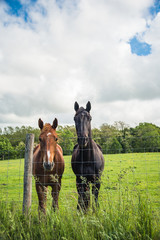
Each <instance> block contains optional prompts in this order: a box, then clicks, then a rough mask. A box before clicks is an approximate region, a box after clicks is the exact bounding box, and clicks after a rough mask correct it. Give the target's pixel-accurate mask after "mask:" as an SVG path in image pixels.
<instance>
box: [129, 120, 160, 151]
mask: <svg viewBox="0 0 160 240" xmlns="http://www.w3.org/2000/svg"><path fill="white" fill-rule="evenodd" d="M130 131H131V135H132V142H131V144H132V148H133V149H134V152H143V151H147V152H153V151H160V128H159V127H157V126H156V125H154V124H152V123H140V124H139V125H138V126H137V127H135V128H132V129H131V130H130Z"/></svg>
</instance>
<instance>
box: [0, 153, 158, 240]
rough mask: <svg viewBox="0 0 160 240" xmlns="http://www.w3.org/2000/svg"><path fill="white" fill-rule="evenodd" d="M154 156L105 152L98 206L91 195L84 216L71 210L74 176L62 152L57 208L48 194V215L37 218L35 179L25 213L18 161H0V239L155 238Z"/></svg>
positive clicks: (156, 174)
mask: <svg viewBox="0 0 160 240" xmlns="http://www.w3.org/2000/svg"><path fill="white" fill-rule="evenodd" d="M159 159H160V154H159V153H150V154H148V153H144V154H118V155H105V170H104V173H103V176H102V185H101V189H100V195H99V203H100V207H99V208H98V209H95V208H94V209H95V211H94V210H93V208H92V204H93V205H94V201H93V199H91V203H92V204H91V206H90V208H89V210H88V211H87V213H86V214H83V213H82V212H79V211H77V209H76V205H77V191H76V184H75V176H74V174H73V172H72V170H71V166H70V156H67V157H65V163H66V167H65V172H64V176H63V179H62V189H61V192H60V199H59V206H60V209H59V210H57V211H56V212H54V211H53V209H52V208H51V200H52V199H51V194H50V192H49V193H48V202H47V213H46V215H43V214H42V215H41V216H40V218H39V216H38V211H37V208H38V202H37V195H36V192H35V187H34V182H33V198H32V203H33V204H32V207H31V209H30V213H29V214H28V215H27V216H25V215H23V214H22V199H21V197H22V195H23V163H22V161H21V162H20V163H21V164H20V167H18V161H16V160H14V161H13V160H12V161H9V162H8V163H7V162H5V161H2V162H0V187H1V191H0V194H1V198H0V240H6V239H13V240H14V239H16V240H17V239H18V240H19V239H29V240H31V239H32V240H34V239H35V240H36V239H37V240H41V239H43V240H45V239H47V240H50V239H51V240H55V239H56V240H58V239H59V240H61V239H62V240H72V239H74V240H83V239H84V240H92V239H93V240H94V239H95V240H97V239H98V240H103V239H104V240H116V239H119V240H148V239H153V240H159V239H160V224H159V223H160V214H159V213H160V192H159V186H160V185H159V184H160V178H159V176H160V160H159ZM17 169H18V170H17ZM17 173H18V174H17ZM17 192H18V194H17Z"/></svg>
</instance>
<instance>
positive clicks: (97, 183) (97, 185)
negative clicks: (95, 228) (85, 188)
mask: <svg viewBox="0 0 160 240" xmlns="http://www.w3.org/2000/svg"><path fill="white" fill-rule="evenodd" d="M100 186H101V183H100V179H99V178H96V179H95V180H94V183H93V186H92V194H93V195H94V199H95V204H96V207H98V206H99V205H98V194H99V189H100Z"/></svg>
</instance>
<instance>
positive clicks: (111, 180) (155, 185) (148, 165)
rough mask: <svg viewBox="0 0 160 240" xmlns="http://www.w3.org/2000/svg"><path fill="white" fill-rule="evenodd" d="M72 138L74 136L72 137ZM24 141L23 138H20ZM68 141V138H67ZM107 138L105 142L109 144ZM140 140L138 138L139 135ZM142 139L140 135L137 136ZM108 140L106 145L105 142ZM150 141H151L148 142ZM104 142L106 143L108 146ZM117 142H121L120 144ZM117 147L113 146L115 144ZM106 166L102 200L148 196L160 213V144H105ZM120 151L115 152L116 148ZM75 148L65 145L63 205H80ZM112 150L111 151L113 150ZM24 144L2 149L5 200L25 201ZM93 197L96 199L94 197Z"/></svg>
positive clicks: (35, 204)
mask: <svg viewBox="0 0 160 240" xmlns="http://www.w3.org/2000/svg"><path fill="white" fill-rule="evenodd" d="M69 140H70V139H69ZM17 141H19V142H20V139H17ZM65 141H66V142H67V139H66V140H65ZM107 141H109V139H108V138H107V139H106V142H104V143H105V144H106V146H108V145H107ZM135 141H136V139H135ZM137 141H139V139H137ZM105 144H104V145H105ZM147 144H148V142H147ZM104 145H103V146H104ZM116 146H117V145H116ZM112 147H113V146H112ZM102 150H103V156H104V160H105V168H104V171H103V174H102V177H101V188H100V192H99V203H100V205H101V206H103V207H106V206H108V204H110V203H113V202H116V203H117V204H118V203H119V202H120V201H124V200H126V201H129V202H132V201H135V199H136V196H145V197H146V198H147V199H148V201H150V202H152V203H153V208H154V209H155V211H157V212H159V213H160V152H159V148H158V147H157V148H155V147H154V149H153V151H152V148H150V147H148V145H147V146H144V147H143V148H141V149H140V148H137V149H132V151H129V153H122V151H121V148H120V149H119V151H118V148H116V149H114V148H112V149H109V148H107V147H106V148H103V149H102ZM113 150H114V151H115V150H116V151H115V152H116V153H114V154H112V151H113ZM72 151H73V149H69V148H68V149H65V152H67V153H68V154H67V155H64V160H65V170H64V174H63V177H62V187H61V190H60V196H59V207H60V208H61V206H66V205H67V206H70V207H72V208H74V209H76V207H77V199H78V194H77V189H76V176H75V175H74V173H73V171H72V168H71V153H72ZM109 152H110V153H109ZM24 154H25V149H24V147H23V148H21V149H19V150H16V155H15V149H14V148H13V149H12V151H10V150H9V149H8V150H6V149H5V150H4V151H2V150H1V156H3V157H2V159H1V160H0V195H1V198H0V200H1V201H4V202H6V203H11V202H15V203H18V204H20V205H22V202H23V176H24ZM47 197H48V202H47V204H48V206H50V205H51V201H52V198H51V190H50V189H49V191H48V196H47ZM91 201H93V200H91ZM32 207H33V208H35V207H36V208H38V198H37V193H36V190H35V179H34V178H33V183H32Z"/></svg>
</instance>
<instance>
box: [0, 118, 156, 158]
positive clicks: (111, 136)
mask: <svg viewBox="0 0 160 240" xmlns="http://www.w3.org/2000/svg"><path fill="white" fill-rule="evenodd" d="M27 133H33V134H34V135H35V145H37V144H38V142H39V134H40V130H39V129H37V128H33V127H30V126H29V127H26V126H22V127H15V128H13V127H5V128H4V130H3V131H2V130H1V129H0V160H4V159H12V158H13V159H15V158H23V157H24V152H25V140H26V134H27ZM57 133H58V143H59V144H60V145H61V147H62V149H63V153H64V155H70V154H71V153H72V150H73V147H74V145H75V144H76V143H77V135H76V130H75V126H64V127H63V126H58V128H57ZM92 138H93V139H94V140H95V141H96V143H97V144H99V145H100V147H101V149H102V152H103V153H104V154H114V153H131V152H159V151H160V128H159V127H158V126H156V125H154V124H152V123H146V122H145V123H139V125H138V126H136V127H134V128H131V127H129V126H128V125H127V124H126V123H124V122H122V121H118V122H115V123H114V124H113V125H109V124H107V123H104V124H102V125H101V126H100V128H93V129H92Z"/></svg>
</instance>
